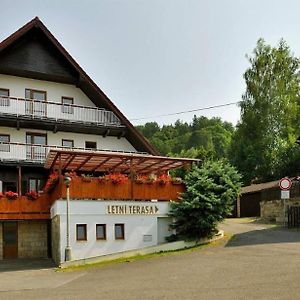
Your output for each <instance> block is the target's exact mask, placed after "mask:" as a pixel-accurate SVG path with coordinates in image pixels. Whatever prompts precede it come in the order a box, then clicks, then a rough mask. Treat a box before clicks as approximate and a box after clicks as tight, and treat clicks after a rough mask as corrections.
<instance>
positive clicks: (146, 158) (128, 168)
mask: <svg viewBox="0 0 300 300" xmlns="http://www.w3.org/2000/svg"><path fill="white" fill-rule="evenodd" d="M146 160H149V158H148V157H144V158H141V159H139V161H138V162H137V163H135V164H132V168H133V170H134V167H135V166H138V165H140V164H141V163H143V162H144V161H146ZM127 170H130V167H127V168H125V169H123V170H122V171H123V172H125V171H127Z"/></svg>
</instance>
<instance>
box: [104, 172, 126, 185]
mask: <svg viewBox="0 0 300 300" xmlns="http://www.w3.org/2000/svg"><path fill="white" fill-rule="evenodd" d="M105 177H106V178H107V179H108V180H110V181H111V182H112V183H113V184H124V183H126V182H127V180H128V176H127V175H125V174H121V173H111V174H108V175H106V176H105Z"/></svg>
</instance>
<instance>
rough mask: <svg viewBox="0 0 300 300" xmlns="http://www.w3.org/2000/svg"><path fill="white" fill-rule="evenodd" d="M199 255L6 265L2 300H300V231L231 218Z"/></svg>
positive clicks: (0, 285)
mask: <svg viewBox="0 0 300 300" xmlns="http://www.w3.org/2000/svg"><path fill="white" fill-rule="evenodd" d="M222 228H223V229H224V230H225V231H226V232H229V233H232V234H235V235H234V236H233V237H232V238H231V239H229V240H227V241H222V242H218V243H217V244H216V245H212V246H209V247H205V248H202V249H197V250H195V251H193V252H186V253H180V254H176V255H170V256H163V257H155V258H151V259H145V260H139V261H134V262H128V263H119V264H111V265H108V266H105V267H102V268H97V269H96V268H95V269H87V270H81V271H75V272H68V273H60V272H59V273H58V272H55V271H54V270H53V269H51V268H49V266H47V265H45V266H44V267H45V268H44V269H36V268H35V267H32V268H31V269H30V270H28V269H26V268H25V269H26V270H24V269H20V270H16V268H11V269H10V268H9V266H8V267H7V268H5V266H4V267H2V268H1V266H0V271H1V273H0V299H86V300H87V299H122V300H123V299H124V300H125V299H130V300H133V299H142V300H146V299H231V300H232V299H300V291H299V286H300V232H297V231H290V230H283V229H274V228H269V227H268V226H267V225H261V224H249V223H244V221H243V220H242V221H241V220H227V221H226V222H225V223H224V224H223V225H222Z"/></svg>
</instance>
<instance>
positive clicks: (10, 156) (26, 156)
mask: <svg viewBox="0 0 300 300" xmlns="http://www.w3.org/2000/svg"><path fill="white" fill-rule="evenodd" d="M50 150H65V151H80V152H83V153H85V152H91V150H90V149H84V148H68V147H62V146H48V145H32V144H25V143H13V142H11V143H7V142H0V161H4V162H5V161H8V162H9V161H26V162H30V163H39V164H43V163H44V162H45V161H46V158H47V155H48V153H49V151H50ZM95 151H96V152H99V151H106V152H112V151H111V150H106V149H102V150H95ZM95 151H94V150H93V152H95ZM114 152H120V153H122V151H114ZM127 153H131V152H127Z"/></svg>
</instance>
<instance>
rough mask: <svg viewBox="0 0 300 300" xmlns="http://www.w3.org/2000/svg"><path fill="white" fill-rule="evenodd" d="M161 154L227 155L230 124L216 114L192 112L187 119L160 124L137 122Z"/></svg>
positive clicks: (199, 156)
mask: <svg viewBox="0 0 300 300" xmlns="http://www.w3.org/2000/svg"><path fill="white" fill-rule="evenodd" d="M137 128H138V129H139V130H140V131H141V132H142V134H143V135H144V136H145V137H146V138H147V139H148V140H149V141H150V143H151V144H152V145H154V146H155V147H156V149H157V150H158V151H159V152H160V154H161V155H168V156H182V157H194V158H208V157H211V158H222V157H227V154H228V150H229V146H230V143H231V138H232V134H233V132H234V127H233V125H232V124H231V123H229V122H223V121H222V120H221V119H219V118H212V119H208V118H206V117H196V116H194V118H193V120H192V122H191V123H187V122H182V121H179V120H178V121H176V122H175V124H174V125H163V126H162V127H160V126H159V125H158V124H157V123H156V122H149V123H146V124H145V125H140V126H137Z"/></svg>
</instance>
